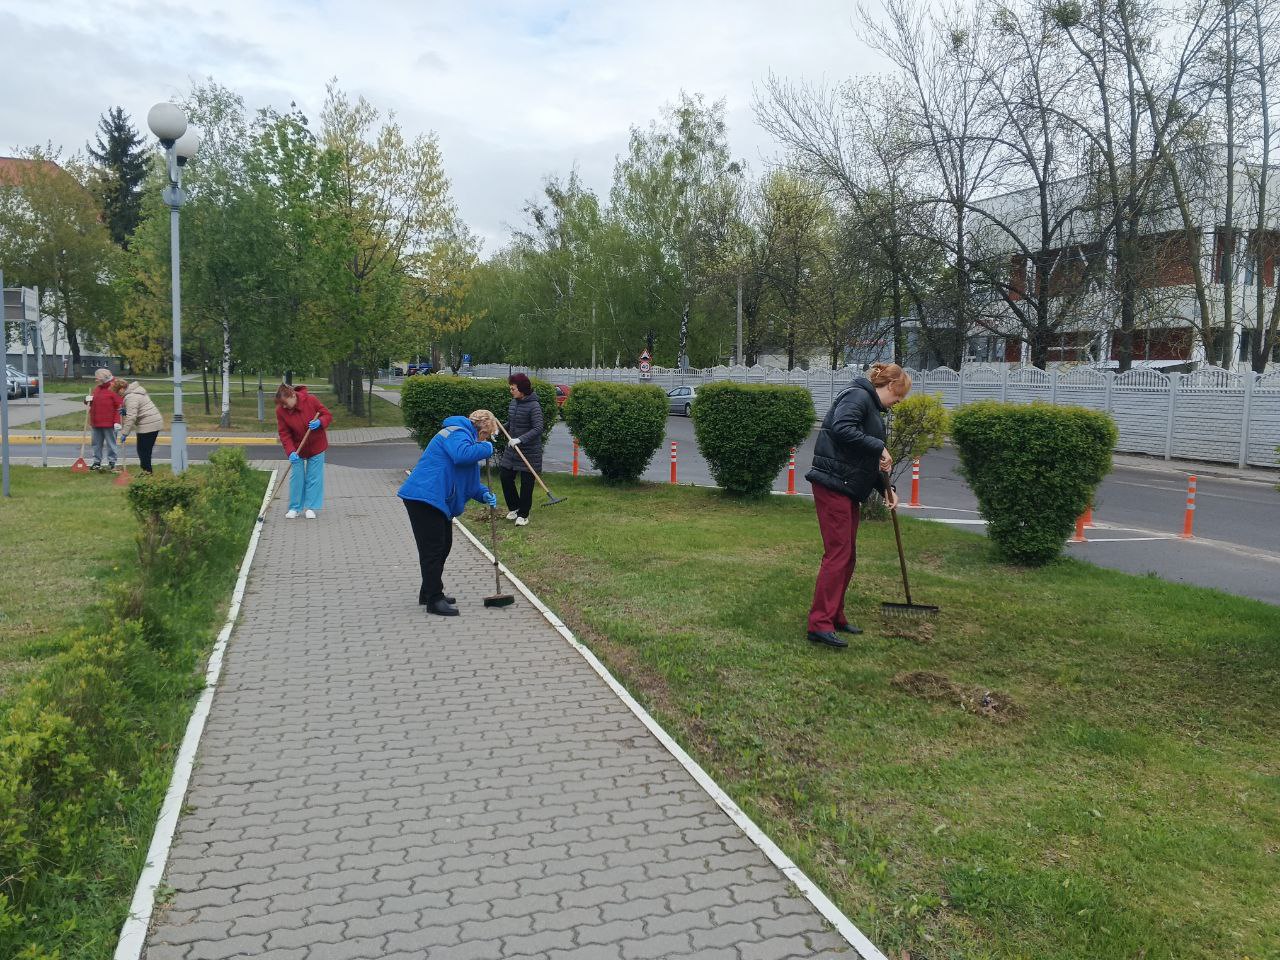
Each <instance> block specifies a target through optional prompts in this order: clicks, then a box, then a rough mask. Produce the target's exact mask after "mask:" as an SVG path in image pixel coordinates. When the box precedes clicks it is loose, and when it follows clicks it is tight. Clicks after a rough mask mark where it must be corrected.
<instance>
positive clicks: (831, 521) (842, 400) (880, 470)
mask: <svg viewBox="0 0 1280 960" xmlns="http://www.w3.org/2000/svg"><path fill="white" fill-rule="evenodd" d="M910 390H911V376H910V374H908V373H907V372H906V371H904V370H903V369H902V368H901V367H900V366H898V365H897V364H896V363H877V364H875V365H874V366H872V368H871V369H870V370H869V371H867V376H866V377H858V378H857V379H856V380H854V381H853V385H852V386H850V387H849V388H848V389H847V390H844V391H843V392H842V393H840V394H839V395H838V396H837V397H836V398H835V400H834V401H833V402H832V404H831V409H830V410H828V411H827V415H826V416H825V417H823V418H822V427H821V429H820V430H819V432H818V442H817V444H816V445H815V446H814V450H813V467H812V468H811V469H810V470H809V472H808V473H807V474H805V479H806V480H808V481H809V483H810V484H811V485H812V487H813V502H814V505H815V506H816V507H817V509H818V527H819V528H820V529H821V530H822V548H823V549H822V566H821V567H820V568H819V570H818V582H817V583H816V584H815V585H814V588H813V606H812V607H810V609H809V639H810V640H812V641H814V642H815V643H822V644H825V645H827V646H829V647H847V646H848V645H849V644H848V642H847V641H845V639H844V638H843V637H841V636H840V634H841V633H850V634H856V633H861V632H862V631H861V630H860V629H858V628H857V627H855V626H853V625H852V624H851V623H849V620H848V618H847V617H846V616H845V613H844V595H845V593H846V592H847V591H848V589H849V581H850V580H851V579H852V578H853V568H854V565H855V564H856V563H857V559H858V549H857V544H858V519H859V517H860V516H861V504H863V503H864V502H866V499H867V497H869V496H871V491H872V490H879V491H880V493H881V495H882V496H883V497H884V499H885V503H887V504H888V505H889V507H890V508H893V507H896V506H897V505H898V494H897V493H896V492H895V491H894V489H893V488H892V487H890V486H887V485H886V482H885V474H887V473H888V472H889V471H890V470H891V469H892V468H893V457H892V456H890V455H889V451H888V450H887V449H885V427H884V419H883V418H882V414H884V413H886V412H887V411H888V410H889V408H890V407H892V406H893V405H894V404H895V403H897V402H898V401H899V400H901V399H902V398H903V397H905V396H906V395H907V393H908V392H910Z"/></svg>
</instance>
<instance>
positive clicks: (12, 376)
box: [5, 366, 40, 400]
mask: <svg viewBox="0 0 1280 960" xmlns="http://www.w3.org/2000/svg"><path fill="white" fill-rule="evenodd" d="M6 374H7V376H6V378H5V379H6V381H7V386H8V391H9V399H10V400H16V399H17V398H18V397H34V396H35V395H36V394H38V393H39V392H40V378H39V377H37V376H36V375H35V374H32V373H29V374H26V375H25V376H24V375H23V373H22V371H21V370H19V369H18V368H17V367H14V366H10V367H8V368H7V369H6Z"/></svg>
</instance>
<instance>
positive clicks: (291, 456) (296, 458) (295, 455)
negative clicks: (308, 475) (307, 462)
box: [289, 450, 302, 463]
mask: <svg viewBox="0 0 1280 960" xmlns="http://www.w3.org/2000/svg"><path fill="white" fill-rule="evenodd" d="M301 459H302V458H301V457H300V456H298V451H297V450H295V451H293V453H291V454H289V462H290V463H297V462H298V461H299V460H301Z"/></svg>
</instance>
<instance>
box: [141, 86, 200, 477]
mask: <svg viewBox="0 0 1280 960" xmlns="http://www.w3.org/2000/svg"><path fill="white" fill-rule="evenodd" d="M147 126H148V127H150V128H151V132H152V133H154V134H155V135H156V138H157V139H158V140H159V141H160V144H161V145H162V146H163V147H164V150H165V169H166V171H167V173H168V177H169V185H168V186H167V187H165V188H164V192H163V193H162V194H161V197H162V198H163V199H164V202H165V204H166V205H167V206H168V207H169V269H170V276H171V277H172V283H173V425H172V427H171V429H170V436H171V437H172V441H171V443H170V445H169V462H170V465H171V466H172V469H173V472H174V473H183V472H185V471H186V469H187V424H186V421H185V420H184V419H183V417H182V276H181V273H180V266H179V262H178V211H180V210H181V209H182V204H183V202H184V201H185V200H186V195H185V194H183V192H182V168H183V167H184V166H186V163H187V161H188V160H190V159H191V158H192V157H194V156H195V154H196V150H197V149H198V148H199V146H200V137H199V135H198V134H197V133H196V132H195V130H191V129H188V128H187V116H186V114H184V113H183V112H182V109H181V108H180V107H178V106H176V105H175V104H172V103H157V104H156V105H155V106H154V107H152V108H151V110H150V112H149V113H148V114H147Z"/></svg>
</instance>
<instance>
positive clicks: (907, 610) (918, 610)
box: [880, 472, 938, 617]
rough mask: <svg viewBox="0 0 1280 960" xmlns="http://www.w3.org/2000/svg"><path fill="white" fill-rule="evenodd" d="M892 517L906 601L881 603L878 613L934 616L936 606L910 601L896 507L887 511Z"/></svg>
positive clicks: (885, 479) (886, 481)
mask: <svg viewBox="0 0 1280 960" xmlns="http://www.w3.org/2000/svg"><path fill="white" fill-rule="evenodd" d="M883 476H884V488H885V489H886V490H888V489H889V474H888V473H887V472H886V473H884V474H883ZM889 514H890V515H891V516H892V517H893V538H894V539H895V540H897V541H898V565H899V566H900V567H901V568H902V590H903V592H904V593H905V594H906V595H907V602H906V603H882V604H880V613H881V615H882V616H886V617H936V616H937V615H938V608H937V607H934V606H930V605H928V604H923V603H912V602H911V584H910V582H908V580H907V555H906V554H905V553H904V552H903V550H902V530H901V529H900V528H899V527H898V508H897V507H894V508H893V509H891V510H890V511H889Z"/></svg>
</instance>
